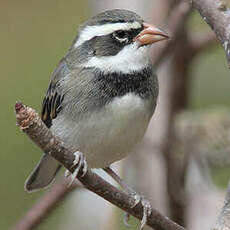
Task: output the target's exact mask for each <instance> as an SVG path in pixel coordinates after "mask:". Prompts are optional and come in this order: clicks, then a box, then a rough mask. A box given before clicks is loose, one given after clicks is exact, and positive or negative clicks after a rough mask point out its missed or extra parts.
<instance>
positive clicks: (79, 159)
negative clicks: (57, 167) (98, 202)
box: [65, 151, 88, 186]
mask: <svg viewBox="0 0 230 230" xmlns="http://www.w3.org/2000/svg"><path fill="white" fill-rule="evenodd" d="M74 156H75V160H74V162H73V168H74V172H73V173H71V172H70V171H69V170H66V171H65V177H68V176H69V175H71V181H70V184H69V186H71V185H72V183H73V181H74V180H75V178H76V177H77V176H78V174H79V171H80V170H82V171H81V172H82V175H81V177H83V176H84V175H85V174H86V172H87V168H88V167H87V162H86V158H85V155H84V154H83V153H82V152H79V151H77V152H75V153H74Z"/></svg>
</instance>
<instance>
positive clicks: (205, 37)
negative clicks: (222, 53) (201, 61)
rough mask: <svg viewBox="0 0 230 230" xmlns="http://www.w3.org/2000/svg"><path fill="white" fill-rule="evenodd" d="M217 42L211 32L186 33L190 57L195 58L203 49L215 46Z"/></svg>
mask: <svg viewBox="0 0 230 230" xmlns="http://www.w3.org/2000/svg"><path fill="white" fill-rule="evenodd" d="M217 41H218V40H217V38H216V35H215V34H214V33H213V31H208V32H203V33H200V32H199V33H193V32H188V44H189V48H190V52H191V55H192V56H195V55H196V54H198V53H199V52H200V51H202V50H204V49H207V48H210V47H211V46H214V45H217Z"/></svg>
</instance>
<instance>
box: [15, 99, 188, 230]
mask: <svg viewBox="0 0 230 230" xmlns="http://www.w3.org/2000/svg"><path fill="white" fill-rule="evenodd" d="M15 111H16V119H17V124H18V126H19V127H20V129H21V130H22V131H23V132H25V133H26V134H27V135H28V136H29V137H30V139H31V140H32V141H33V142H34V143H35V144H36V145H38V146H39V147H40V148H41V149H42V150H43V151H44V152H45V153H47V154H49V155H51V156H52V157H54V158H55V159H56V160H57V161H59V162H60V163H61V164H62V165H63V166H64V167H65V168H66V169H68V170H69V171H70V172H71V173H73V172H74V160H75V156H74V154H73V153H71V152H70V151H69V150H68V149H66V148H65V147H64V145H63V143H62V142H61V141H60V140H59V139H58V138H56V137H55V136H54V135H53V134H52V132H51V131H50V130H49V129H48V128H47V127H46V126H45V124H44V123H43V122H42V120H41V119H40V117H39V115H38V114H37V113H36V112H35V111H34V110H33V109H31V108H29V107H26V106H24V105H23V104H22V103H16V105H15ZM77 178H78V180H79V181H80V182H81V183H82V184H83V185H84V186H85V187H86V188H87V189H89V190H90V191H92V192H94V193H96V194H98V195H99V196H101V197H102V198H104V199H105V200H107V201H109V202H110V203H112V204H114V205H116V206H117V207H119V208H121V209H123V210H124V211H126V212H128V213H129V214H131V215H133V216H135V217H136V218H138V219H139V220H141V219H142V216H143V207H142V204H141V203H139V204H137V205H136V206H135V207H133V204H134V203H135V200H134V198H133V197H131V196H129V195H127V194H126V193H125V192H123V191H120V190H119V189H117V188H116V187H114V186H113V185H111V184H109V183H108V182H106V181H105V180H103V179H102V178H101V177H99V176H98V175H97V174H95V173H93V172H92V171H91V170H90V169H88V170H87V172H86V174H85V175H84V176H81V173H79V175H78V177H77ZM147 224H148V225H149V226H150V227H152V228H154V229H156V230H165V229H167V230H184V228H183V227H182V226H180V225H178V224H176V223H175V222H173V221H172V220H170V219H169V218H167V217H165V216H163V215H162V214H160V213H159V212H158V211H157V210H155V209H153V208H152V213H151V215H150V216H149V217H148V218H147Z"/></svg>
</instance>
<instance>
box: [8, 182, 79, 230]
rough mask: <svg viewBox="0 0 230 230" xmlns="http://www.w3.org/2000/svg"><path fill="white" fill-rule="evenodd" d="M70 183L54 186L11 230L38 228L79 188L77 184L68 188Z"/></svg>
mask: <svg viewBox="0 0 230 230" xmlns="http://www.w3.org/2000/svg"><path fill="white" fill-rule="evenodd" d="M69 183H70V182H69V180H63V181H61V182H60V183H57V184H55V185H53V186H52V187H51V188H50V190H49V191H47V192H46V194H45V195H44V196H42V198H41V199H39V200H38V201H37V202H36V203H35V204H34V205H33V207H32V208H31V209H30V210H29V211H28V212H27V213H26V214H25V216H24V217H23V218H21V219H20V220H19V221H18V222H17V223H16V224H15V225H14V226H13V227H12V228H11V230H30V229H33V228H34V227H35V226H38V224H39V223H41V221H42V220H44V219H45V218H46V217H47V216H48V215H49V214H50V212H51V211H52V210H53V209H55V208H56V207H57V205H58V204H59V203H60V201H63V200H64V198H65V197H66V196H67V195H68V194H69V193H70V192H71V191H73V189H76V188H77V187H79V186H78V184H77V183H76V185H75V184H74V185H72V186H71V187H68V184H69Z"/></svg>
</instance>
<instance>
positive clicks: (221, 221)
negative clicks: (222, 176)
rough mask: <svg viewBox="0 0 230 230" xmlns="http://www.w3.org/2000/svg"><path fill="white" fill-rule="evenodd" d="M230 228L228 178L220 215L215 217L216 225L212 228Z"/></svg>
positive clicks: (229, 189) (219, 229)
mask: <svg viewBox="0 0 230 230" xmlns="http://www.w3.org/2000/svg"><path fill="white" fill-rule="evenodd" d="M229 229H230V180H229V182H228V188H227V192H226V196H225V201H224V206H223V208H222V210H221V213H220V216H219V217H218V219H217V222H216V226H215V227H214V228H213V229H212V230H229Z"/></svg>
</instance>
